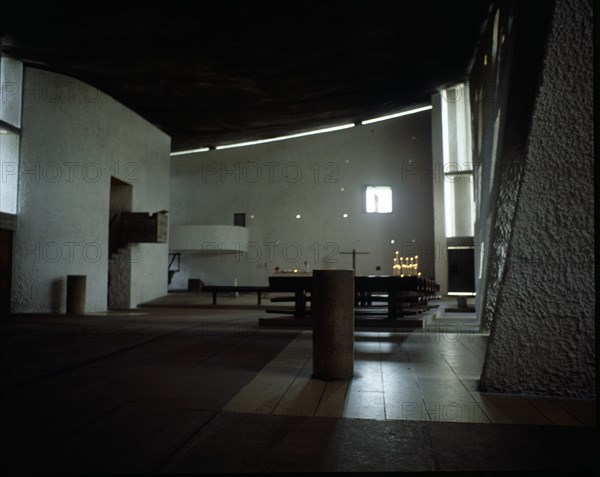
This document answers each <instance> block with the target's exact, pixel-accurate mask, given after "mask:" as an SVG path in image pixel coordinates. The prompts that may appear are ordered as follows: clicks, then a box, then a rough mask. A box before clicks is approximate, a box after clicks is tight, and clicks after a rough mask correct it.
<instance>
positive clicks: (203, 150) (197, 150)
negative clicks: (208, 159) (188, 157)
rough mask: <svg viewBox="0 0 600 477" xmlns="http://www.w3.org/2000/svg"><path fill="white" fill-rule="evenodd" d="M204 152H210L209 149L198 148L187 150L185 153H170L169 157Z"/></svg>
mask: <svg viewBox="0 0 600 477" xmlns="http://www.w3.org/2000/svg"><path fill="white" fill-rule="evenodd" d="M206 151H210V147H200V148H198V149H188V150H187V151H177V152H172V153H171V154H170V155H171V156H182V155H183V154H193V153H195V152H206Z"/></svg>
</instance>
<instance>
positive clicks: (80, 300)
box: [67, 275, 87, 315]
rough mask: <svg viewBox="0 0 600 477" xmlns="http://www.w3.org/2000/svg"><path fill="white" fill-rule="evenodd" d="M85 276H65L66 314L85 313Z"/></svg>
mask: <svg viewBox="0 0 600 477" xmlns="http://www.w3.org/2000/svg"><path fill="white" fill-rule="evenodd" d="M86 279H87V277H86V275H67V313H74V314H78V315H83V314H84V313H85V291H86V281H87V280H86Z"/></svg>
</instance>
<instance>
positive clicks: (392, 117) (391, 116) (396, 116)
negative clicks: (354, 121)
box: [360, 105, 433, 124]
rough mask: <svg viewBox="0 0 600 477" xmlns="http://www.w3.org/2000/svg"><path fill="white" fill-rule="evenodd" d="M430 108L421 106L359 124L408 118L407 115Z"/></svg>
mask: <svg viewBox="0 0 600 477" xmlns="http://www.w3.org/2000/svg"><path fill="white" fill-rule="evenodd" d="M432 107H433V106H431V105H429V106H423V107H421V108H414V109H409V110H407V111H400V112H399V113H395V114H388V115H387V116H380V117H378V118H373V119H366V120H365V121H361V123H360V124H371V123H377V122H379V121H387V120H388V119H394V118H399V117H401V116H408V115H409V114H416V113H420V112H422V111H428V110H430V109H431V108H432Z"/></svg>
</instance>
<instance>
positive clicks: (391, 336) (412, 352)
mask: <svg viewBox="0 0 600 477" xmlns="http://www.w3.org/2000/svg"><path fill="white" fill-rule="evenodd" d="M485 346H486V337H485V336H483V335H481V334H478V333H469V334H465V335H460V334H458V333H456V334H450V333H446V332H444V333H440V334H435V333H433V332H430V331H414V332H410V333H409V332H404V333H397V332H395V333H390V332H356V333H355V362H354V377H353V378H352V379H351V380H347V381H331V382H327V381H322V380H319V379H314V378H312V377H311V376H312V365H313V363H312V332H310V331H303V332H302V333H301V334H300V335H299V336H298V338H296V339H295V340H294V341H292V342H291V343H290V344H289V345H288V346H287V347H286V348H285V349H284V350H283V351H282V352H281V353H279V354H278V355H277V356H276V357H275V359H273V360H272V361H271V362H270V363H269V364H268V365H267V366H265V367H264V368H263V370H262V371H261V372H260V373H259V374H258V375H257V376H256V377H255V378H254V379H253V380H252V381H251V382H250V383H248V385H246V386H245V387H244V388H243V389H241V390H240V392H239V393H238V394H236V396H235V397H234V398H233V399H232V400H231V401H229V402H228V403H227V404H226V405H225V406H224V407H223V410H224V411H229V412H244V413H258V414H275V415H288V416H327V417H342V418H355V419H375V420H411V421H440V422H465V423H504V424H538V425H565V426H586V425H587V426H592V425H595V402H593V401H589V402H586V401H584V400H577V399H562V398H547V397H525V396H512V395H500V394H491V393H484V392H480V391H478V389H477V383H478V379H479V376H480V374H481V367H482V364H483V357H484V353H485Z"/></svg>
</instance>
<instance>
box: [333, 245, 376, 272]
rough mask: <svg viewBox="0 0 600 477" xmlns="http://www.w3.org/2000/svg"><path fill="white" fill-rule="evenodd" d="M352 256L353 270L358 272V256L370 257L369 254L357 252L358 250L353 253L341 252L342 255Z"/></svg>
mask: <svg viewBox="0 0 600 477" xmlns="http://www.w3.org/2000/svg"><path fill="white" fill-rule="evenodd" d="M350 254H352V268H353V269H354V270H355V271H356V256H357V255H368V254H369V252H357V251H356V249H352V252H340V255H350Z"/></svg>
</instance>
